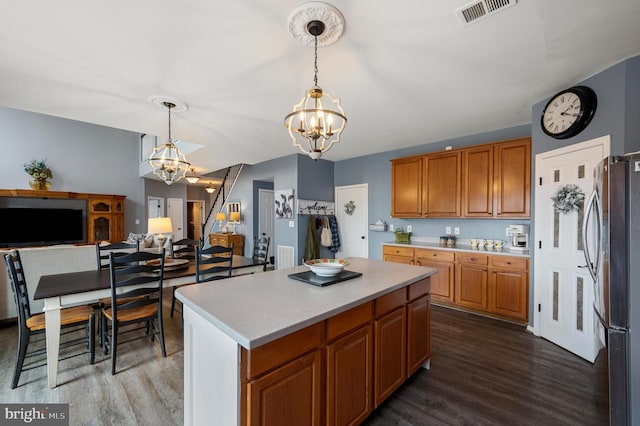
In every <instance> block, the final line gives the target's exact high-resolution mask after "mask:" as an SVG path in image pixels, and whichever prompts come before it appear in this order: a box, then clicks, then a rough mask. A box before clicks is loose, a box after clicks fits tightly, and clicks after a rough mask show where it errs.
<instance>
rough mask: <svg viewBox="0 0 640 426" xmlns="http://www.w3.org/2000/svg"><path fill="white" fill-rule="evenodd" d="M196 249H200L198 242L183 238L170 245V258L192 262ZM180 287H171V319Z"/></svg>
mask: <svg viewBox="0 0 640 426" xmlns="http://www.w3.org/2000/svg"><path fill="white" fill-rule="evenodd" d="M196 247H201V245H200V241H198V240H192V239H190V238H183V239H181V240H178V241H175V242H172V243H171V257H172V258H174V259H175V258H179V259H188V260H193V259H195V258H196ZM178 287H181V286H174V287H172V291H171V314H170V315H171V317H172V318H173V311H175V310H176V301H177V300H178V299H176V290H177V289H178Z"/></svg>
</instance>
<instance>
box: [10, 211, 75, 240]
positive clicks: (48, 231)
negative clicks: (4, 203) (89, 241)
mask: <svg viewBox="0 0 640 426" xmlns="http://www.w3.org/2000/svg"><path fill="white" fill-rule="evenodd" d="M84 235H85V219H84V218H83V210H82V209H65V208H27V207H9V208H0V247H26V246H43V245H44V246H46V245H53V244H71V243H82V242H85V241H86V240H85V237H84Z"/></svg>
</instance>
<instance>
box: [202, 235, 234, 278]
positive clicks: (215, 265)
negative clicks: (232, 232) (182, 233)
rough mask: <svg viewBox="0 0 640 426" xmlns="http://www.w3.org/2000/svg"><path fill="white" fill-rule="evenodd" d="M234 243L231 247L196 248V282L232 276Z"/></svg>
mask: <svg viewBox="0 0 640 426" xmlns="http://www.w3.org/2000/svg"><path fill="white" fill-rule="evenodd" d="M232 265H233V244H231V245H230V246H229V247H223V246H211V247H208V248H206V249H201V248H200V247H197V248H196V282H197V283H202V282H206V281H215V280H221V279H224V278H229V277H230V276H231V270H232Z"/></svg>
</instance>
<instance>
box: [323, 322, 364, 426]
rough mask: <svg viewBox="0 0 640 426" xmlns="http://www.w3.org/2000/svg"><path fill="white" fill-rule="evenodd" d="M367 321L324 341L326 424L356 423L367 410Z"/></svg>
mask: <svg viewBox="0 0 640 426" xmlns="http://www.w3.org/2000/svg"><path fill="white" fill-rule="evenodd" d="M372 361H373V331H372V328H371V325H370V324H367V325H366V326H364V327H361V328H359V329H357V330H356V331H353V332H351V333H349V334H348V335H346V336H344V337H342V338H340V339H338V340H336V341H335V342H333V343H329V344H327V422H326V423H327V425H357V424H360V423H361V422H362V421H363V420H364V419H366V418H367V416H369V414H370V413H371V410H372V407H371V402H372V398H371V396H372V391H373V384H372V382H373V373H372Z"/></svg>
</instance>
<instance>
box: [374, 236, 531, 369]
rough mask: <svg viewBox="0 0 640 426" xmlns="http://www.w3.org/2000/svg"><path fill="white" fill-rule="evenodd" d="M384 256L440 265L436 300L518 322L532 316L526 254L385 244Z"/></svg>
mask: <svg viewBox="0 0 640 426" xmlns="http://www.w3.org/2000/svg"><path fill="white" fill-rule="evenodd" d="M412 252H413V255H414V256H413V257H410V253H412ZM383 259H384V260H385V261H388V262H399V263H413V264H415V265H418V266H427V267H430V268H434V269H437V270H438V273H436V274H435V275H432V276H431V301H432V302H433V303H436V304H442V305H445V306H455V307H459V308H462V309H465V310H468V311H471V312H478V313H482V314H485V315H489V316H493V317H497V318H502V319H506V320H510V321H516V322H519V323H527V322H528V320H529V312H528V308H529V259H528V258H526V257H520V256H508V255H503V254H491V253H488V252H471V251H462V250H460V251H456V250H439V249H437V248H434V249H426V248H418V247H416V248H413V247H401V246H394V245H385V246H383ZM408 368H409V369H411V366H410V365H409V367H408Z"/></svg>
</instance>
